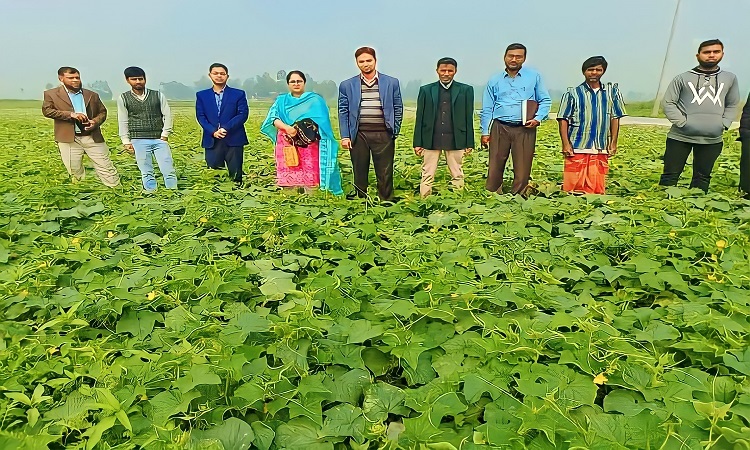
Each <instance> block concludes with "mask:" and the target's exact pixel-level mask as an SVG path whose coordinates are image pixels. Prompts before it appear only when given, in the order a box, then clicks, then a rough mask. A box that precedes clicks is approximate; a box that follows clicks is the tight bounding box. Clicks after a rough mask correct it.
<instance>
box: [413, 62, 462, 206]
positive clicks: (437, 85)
mask: <svg viewBox="0 0 750 450" xmlns="http://www.w3.org/2000/svg"><path fill="white" fill-rule="evenodd" d="M457 66H458V64H457V63H456V60H455V59H453V58H441V59H440V60H439V61H438V63H437V74H438V77H439V81H436V82H434V83H430V84H426V85H424V86H422V87H420V88H419V98H418V100H417V122H416V124H415V125H414V153H415V154H416V155H417V156H421V157H423V158H424V160H423V162H422V181H421V183H420V185H419V193H420V195H421V196H422V197H427V196H428V195H430V193H431V192H432V184H433V182H434V181H435V171H436V170H437V165H438V161H439V160H440V154H441V153H445V161H446V162H447V163H448V170H450V173H451V184H452V185H453V187H454V188H456V189H462V188H463V187H464V171H463V169H462V168H461V162H462V160H463V157H464V155H465V154H469V153H471V151H472V150H473V149H474V88H473V87H471V86H469V85H468V84H464V83H459V82H458V81H454V80H453V77H455V76H456V71H457Z"/></svg>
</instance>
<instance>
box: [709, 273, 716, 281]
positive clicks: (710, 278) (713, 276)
mask: <svg viewBox="0 0 750 450" xmlns="http://www.w3.org/2000/svg"><path fill="white" fill-rule="evenodd" d="M708 280H709V281H716V275H714V274H712V273H709V274H708Z"/></svg>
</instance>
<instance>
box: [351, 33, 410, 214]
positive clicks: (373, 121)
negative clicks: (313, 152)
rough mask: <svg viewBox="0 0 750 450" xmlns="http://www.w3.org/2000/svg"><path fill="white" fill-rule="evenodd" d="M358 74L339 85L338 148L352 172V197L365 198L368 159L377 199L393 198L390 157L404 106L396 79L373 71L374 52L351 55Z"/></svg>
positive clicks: (358, 50) (391, 156) (394, 149)
mask: <svg viewBox="0 0 750 450" xmlns="http://www.w3.org/2000/svg"><path fill="white" fill-rule="evenodd" d="M354 57H355V58H356V60H357V67H359V70H360V74H359V75H356V76H354V77H352V78H349V79H348V80H345V81H342V82H341V84H340V85H339V127H340V129H341V147H342V148H345V149H348V150H349V154H350V156H351V159H352V169H353V171H354V187H355V190H356V193H355V194H351V195H349V196H347V198H349V199H352V198H356V197H360V198H362V197H366V196H367V185H368V177H369V172H370V157H372V165H373V166H374V168H375V177H376V179H377V182H378V197H380V199H381V200H384V201H391V202H392V201H394V198H393V158H394V156H395V154H396V142H395V140H396V137H397V136H398V134H399V132H400V131H401V119H402V118H403V115H404V104H403V103H402V101H401V88H400V87H399V84H398V80H397V79H395V78H393V77H389V76H388V75H386V74H384V73H378V71H377V70H375V64H376V58H375V50H374V49H372V48H370V47H362V48H359V49H357V51H356V52H354Z"/></svg>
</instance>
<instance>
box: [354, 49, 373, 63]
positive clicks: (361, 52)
mask: <svg viewBox="0 0 750 450" xmlns="http://www.w3.org/2000/svg"><path fill="white" fill-rule="evenodd" d="M364 54H368V55H370V56H372V59H374V60H377V59H378V57H377V56H375V49H374V48H372V47H360V48H358V49H357V50H356V51H355V52H354V59H357V58H359V57H360V56H362V55H364Z"/></svg>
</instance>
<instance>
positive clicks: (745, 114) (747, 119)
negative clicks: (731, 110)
mask: <svg viewBox="0 0 750 450" xmlns="http://www.w3.org/2000/svg"><path fill="white" fill-rule="evenodd" d="M740 135H746V136H748V138H750V95H748V97H747V102H746V103H745V107H744V108H743V109H742V117H741V118H740Z"/></svg>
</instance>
